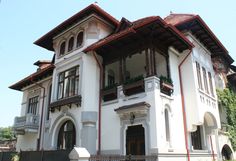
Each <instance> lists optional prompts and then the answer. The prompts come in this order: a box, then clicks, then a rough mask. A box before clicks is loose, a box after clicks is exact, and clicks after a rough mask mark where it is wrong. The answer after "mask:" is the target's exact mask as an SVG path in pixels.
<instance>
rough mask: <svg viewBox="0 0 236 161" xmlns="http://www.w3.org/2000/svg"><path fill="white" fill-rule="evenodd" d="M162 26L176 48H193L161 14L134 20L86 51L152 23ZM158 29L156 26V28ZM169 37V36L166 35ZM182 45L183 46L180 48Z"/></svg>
mask: <svg viewBox="0 0 236 161" xmlns="http://www.w3.org/2000/svg"><path fill="white" fill-rule="evenodd" d="M155 24H156V25H157V26H161V27H162V30H164V31H163V32H166V33H168V35H169V37H173V38H174V41H171V43H172V44H171V45H173V44H175V46H174V47H175V48H177V49H178V50H179V51H182V50H186V49H191V48H192V47H193V44H192V43H191V42H190V41H189V40H188V39H187V38H186V37H185V36H184V35H183V34H182V33H181V32H180V31H178V30H177V29H176V28H175V27H174V26H172V25H170V24H167V23H166V22H165V21H164V20H163V19H162V18H160V17H159V16H151V17H146V18H142V19H139V20H137V21H134V22H132V25H131V26H130V27H127V28H126V29H124V30H121V31H120V32H117V33H114V34H111V35H110V36H107V37H106V38H104V39H102V40H100V41H98V42H96V43H94V44H92V45H90V46H88V47H87V48H86V49H85V50H84V52H89V51H92V50H97V49H99V48H102V47H103V46H106V45H109V44H111V43H114V42H116V41H119V40H120V39H122V38H125V37H128V36H130V35H133V34H136V33H138V32H140V31H141V30H143V29H144V28H146V29H149V30H150V29H151V27H150V26H152V25H155ZM155 29H157V28H155V27H154V30H155ZM166 38H168V37H166ZM176 42H179V44H178V45H176ZM180 44H181V45H180ZM180 46H181V48H180Z"/></svg>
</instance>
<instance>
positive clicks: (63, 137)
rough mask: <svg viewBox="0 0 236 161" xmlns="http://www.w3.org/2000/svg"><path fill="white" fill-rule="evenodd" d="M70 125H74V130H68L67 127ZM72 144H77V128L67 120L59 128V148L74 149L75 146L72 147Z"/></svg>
mask: <svg viewBox="0 0 236 161" xmlns="http://www.w3.org/2000/svg"><path fill="white" fill-rule="evenodd" d="M69 123H70V124H71V125H72V129H68V127H66V126H68V125H69ZM68 139H69V140H68ZM70 139H71V140H70ZM70 143H72V144H74V145H75V144H76V128H75V125H74V123H73V122H72V121H71V120H67V121H65V122H64V123H63V124H62V125H61V126H60V128H59V131H58V136H57V148H58V149H73V147H74V145H70Z"/></svg>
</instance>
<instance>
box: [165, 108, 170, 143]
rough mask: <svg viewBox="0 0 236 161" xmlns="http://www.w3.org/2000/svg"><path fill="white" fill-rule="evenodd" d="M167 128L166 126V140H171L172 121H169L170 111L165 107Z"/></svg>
mask: <svg viewBox="0 0 236 161" xmlns="http://www.w3.org/2000/svg"><path fill="white" fill-rule="evenodd" d="M165 128H166V141H167V142H170V123H169V112H168V110H167V109H165Z"/></svg>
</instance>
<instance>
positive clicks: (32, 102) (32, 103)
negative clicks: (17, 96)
mask: <svg viewBox="0 0 236 161" xmlns="http://www.w3.org/2000/svg"><path fill="white" fill-rule="evenodd" d="M38 101H39V96H36V97H32V98H30V99H29V105H28V111H27V113H31V114H34V115H36V113H37V107H38Z"/></svg>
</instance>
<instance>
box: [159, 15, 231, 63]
mask: <svg viewBox="0 0 236 161" xmlns="http://www.w3.org/2000/svg"><path fill="white" fill-rule="evenodd" d="M164 20H165V21H166V23H168V24H171V25H173V26H175V27H176V28H178V29H179V30H186V29H187V30H190V31H191V30H192V28H193V23H196V24H197V25H198V26H199V27H200V28H201V30H202V31H204V34H205V35H206V39H208V40H210V41H211V43H204V45H205V46H206V47H207V48H208V49H209V50H210V51H211V52H212V53H213V56H214V54H215V55H219V54H225V55H224V56H225V57H226V60H227V61H228V62H229V64H231V63H233V59H232V58H231V56H230V55H229V54H228V51H227V49H226V48H225V47H224V45H223V44H222V43H221V42H220V41H219V39H218V38H217V37H216V36H215V34H214V33H213V32H212V31H211V29H210V28H209V27H208V26H207V24H206V23H205V22H204V21H203V20H202V18H201V17H200V16H199V15H194V14H170V15H169V16H167V17H166V18H164ZM200 41H201V40H200ZM213 48H214V49H213Z"/></svg>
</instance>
